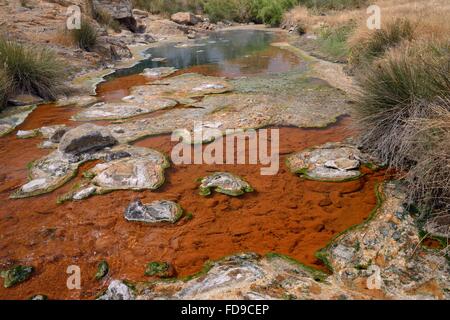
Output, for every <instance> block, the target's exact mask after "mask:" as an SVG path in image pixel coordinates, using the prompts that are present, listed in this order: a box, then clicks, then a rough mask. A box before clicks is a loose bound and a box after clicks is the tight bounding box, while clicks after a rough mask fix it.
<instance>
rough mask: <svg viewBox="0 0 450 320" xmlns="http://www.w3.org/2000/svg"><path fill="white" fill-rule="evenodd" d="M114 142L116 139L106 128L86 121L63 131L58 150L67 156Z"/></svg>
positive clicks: (93, 149) (99, 148) (101, 147)
mask: <svg viewBox="0 0 450 320" xmlns="http://www.w3.org/2000/svg"><path fill="white" fill-rule="evenodd" d="M116 143H117V140H116V139H115V138H114V137H113V136H112V135H111V132H110V131H109V130H108V129H107V128H105V127H100V126H96V125H94V124H90V123H86V124H83V125H81V126H79V127H76V128H74V129H71V130H69V131H68V132H67V133H65V134H64V136H63V137H62V138H61V142H60V144H59V147H58V150H59V151H60V152H62V153H64V154H67V155H69V156H80V155H82V154H83V153H86V152H91V151H95V150H101V149H103V148H105V147H111V146H113V145H115V144H116Z"/></svg>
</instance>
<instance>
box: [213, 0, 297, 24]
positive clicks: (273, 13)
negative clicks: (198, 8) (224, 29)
mask: <svg viewBox="0 0 450 320" xmlns="http://www.w3.org/2000/svg"><path fill="white" fill-rule="evenodd" d="M297 4H298V0H230V1H226V2H224V1H221V0H205V2H204V11H205V13H206V14H207V15H208V16H209V18H210V19H211V21H212V22H217V21H220V20H230V21H237V22H256V23H264V24H267V25H271V26H277V25H279V24H280V23H281V21H282V19H283V14H284V13H285V12H286V11H287V10H289V9H291V8H293V7H294V6H295V5H297Z"/></svg>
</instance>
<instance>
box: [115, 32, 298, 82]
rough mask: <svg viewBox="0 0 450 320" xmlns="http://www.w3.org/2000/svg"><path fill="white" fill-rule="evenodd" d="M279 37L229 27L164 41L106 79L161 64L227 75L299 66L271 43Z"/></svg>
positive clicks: (285, 52) (268, 33) (288, 53)
mask: <svg viewBox="0 0 450 320" xmlns="http://www.w3.org/2000/svg"><path fill="white" fill-rule="evenodd" d="M281 40H283V39H282V35H280V33H277V32H272V31H264V30H229V31H222V32H216V33H213V34H211V35H210V36H209V37H208V38H203V39H198V40H194V41H192V42H189V43H183V44H180V43H167V44H165V45H162V46H158V47H155V48H151V49H149V50H147V51H146V52H145V54H146V55H148V56H149V57H148V58H147V59H145V60H143V61H142V62H140V63H138V64H137V65H135V66H133V67H132V68H128V69H122V70H118V71H117V72H116V73H115V74H113V75H111V76H110V77H109V78H108V79H112V78H116V77H122V76H128V75H133V74H137V73H141V72H142V71H143V70H144V69H145V68H157V67H163V66H167V67H174V68H177V69H180V70H183V69H189V68H193V67H199V66H201V67H203V68H204V70H206V71H207V72H206V73H208V74H213V75H221V76H228V77H234V76H242V75H249V74H258V73H279V72H287V71H290V70H293V69H295V68H301V67H302V66H303V61H302V60H301V59H299V58H298V57H297V56H296V55H294V54H292V53H291V52H288V51H286V50H283V49H280V48H278V47H274V46H272V45H271V44H272V43H274V42H279V41H281ZM155 59H156V60H155ZM159 59H164V61H160V60H159Z"/></svg>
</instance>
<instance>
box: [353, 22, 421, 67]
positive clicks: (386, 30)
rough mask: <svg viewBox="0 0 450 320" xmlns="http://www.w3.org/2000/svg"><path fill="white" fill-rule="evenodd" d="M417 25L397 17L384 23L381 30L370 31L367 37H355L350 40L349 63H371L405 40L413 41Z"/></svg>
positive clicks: (356, 64)
mask: <svg viewBox="0 0 450 320" xmlns="http://www.w3.org/2000/svg"><path fill="white" fill-rule="evenodd" d="M414 36H415V26H414V25H413V24H412V23H411V21H409V20H407V19H395V20H394V21H389V22H387V23H384V24H383V27H382V28H381V29H379V30H373V31H370V32H369V31H368V32H367V35H366V36H365V37H353V38H352V40H351V41H350V42H349V47H350V57H349V63H350V64H351V65H353V66H360V65H362V64H366V63H370V62H371V61H372V60H373V59H374V58H377V57H380V56H382V55H383V54H384V52H385V51H386V50H388V49H390V48H393V47H395V46H397V45H400V44H401V43H402V42H404V41H412V40H413V39H414Z"/></svg>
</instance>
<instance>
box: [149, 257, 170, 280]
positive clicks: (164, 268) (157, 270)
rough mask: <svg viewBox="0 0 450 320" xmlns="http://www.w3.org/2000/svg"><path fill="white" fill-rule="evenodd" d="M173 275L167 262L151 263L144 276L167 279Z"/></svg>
mask: <svg viewBox="0 0 450 320" xmlns="http://www.w3.org/2000/svg"><path fill="white" fill-rule="evenodd" d="M174 274H175V270H174V268H173V267H172V265H171V264H170V263H168V262H160V261H153V262H150V263H148V264H147V267H146V269H145V275H146V276H149V277H160V278H169V277H172V276H173V275H174Z"/></svg>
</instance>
